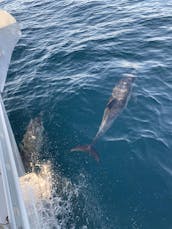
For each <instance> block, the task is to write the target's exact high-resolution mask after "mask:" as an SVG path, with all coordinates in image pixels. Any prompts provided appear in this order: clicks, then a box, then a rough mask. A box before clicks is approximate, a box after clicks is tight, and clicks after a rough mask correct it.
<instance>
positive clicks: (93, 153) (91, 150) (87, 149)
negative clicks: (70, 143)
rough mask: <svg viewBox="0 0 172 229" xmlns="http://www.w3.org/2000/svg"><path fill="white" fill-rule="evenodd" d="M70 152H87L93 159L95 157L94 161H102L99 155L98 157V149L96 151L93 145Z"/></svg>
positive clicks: (73, 149)
mask: <svg viewBox="0 0 172 229" xmlns="http://www.w3.org/2000/svg"><path fill="white" fill-rule="evenodd" d="M70 151H71V152H75V151H80V152H87V153H89V154H90V155H91V156H92V157H94V159H95V160H96V161H97V162H99V161H100V158H99V155H98V153H97V151H96V149H95V148H94V147H93V146H92V145H83V146H76V147H75V148H72V149H71V150H70Z"/></svg>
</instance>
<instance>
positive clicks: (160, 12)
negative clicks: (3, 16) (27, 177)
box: [0, 0, 172, 229]
mask: <svg viewBox="0 0 172 229" xmlns="http://www.w3.org/2000/svg"><path fill="white" fill-rule="evenodd" d="M0 5H1V8H3V9H5V10H7V11H8V12H10V13H12V14H13V15H14V16H15V18H16V19H17V21H18V22H20V25H21V30H22V37H21V39H20V41H19V43H18V44H17V46H16V48H15V51H14V53H13V57H12V61H11V65H10V69H9V72H8V79H7V83H6V88H5V92H4V95H3V97H4V101H5V105H6V109H7V111H8V114H9V117H10V121H11V124H12V128H13V130H14V134H15V137H16V140H17V143H18V144H19V143H20V142H21V141H22V138H23V135H24V133H25V130H26V127H27V125H28V123H29V121H30V120H31V118H34V117H36V116H37V115H38V114H39V113H40V112H42V117H43V124H44V128H45V131H46V147H45V148H46V149H45V150H44V151H43V152H42V154H41V160H50V161H51V163H52V165H53V171H54V174H55V175H56V176H57V177H58V179H57V180H56V181H57V182H54V199H53V200H51V203H50V206H51V207H50V208H49V213H47V215H46V224H45V223H44V224H43V227H44V228H84V229H86V228H88V229H92V228H96V229H97V228H102V229H106V228H108V229H110V228H112V229H170V228H172V141H171V138H172V115H171V114H172V108H171V104H172V79H171V73H172V2H171V1H162V0H156V1H155V0H154V1H153V0H150V1H140V0H134V1H129V0H119V1H116V0H106V1H100V0H99V1H96V0H95V1H93V0H89V1H88V0H77V1H72V0H58V1H55V0H44V1H40V0H38V1H33V0H16V1H8V2H1V3H0ZM125 73H133V74H135V76H136V77H137V78H136V80H135V82H134V86H133V92H132V96H131V99H130V101H129V103H128V106H127V108H126V109H125V110H124V112H123V113H122V114H121V115H120V117H118V119H117V120H116V121H115V123H114V125H113V126H112V127H111V129H110V130H109V131H108V132H107V133H106V134H105V135H104V136H103V138H101V139H100V140H99V142H98V143H97V145H96V148H97V150H98V152H99V154H100V157H101V162H100V163H96V161H94V159H93V158H91V157H89V156H88V155H87V154H86V153H79V152H76V153H70V149H71V148H72V147H74V146H76V145H77V144H86V143H90V142H91V140H92V138H93V137H94V136H95V134H96V132H97V130H98V127H99V124H100V122H101V118H102V115H103V111H104V108H105V106H106V103H107V101H108V98H109V96H110V95H111V92H112V88H113V87H114V85H115V84H117V83H118V81H119V80H120V79H121V77H122V76H123V74H125ZM43 227H42V228H43Z"/></svg>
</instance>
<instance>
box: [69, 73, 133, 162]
mask: <svg viewBox="0 0 172 229" xmlns="http://www.w3.org/2000/svg"><path fill="white" fill-rule="evenodd" d="M134 80H135V76H133V75H132V74H127V75H126V76H125V77H123V78H122V79H121V80H120V81H119V83H118V84H117V85H116V86H115V87H114V88H113V91H112V95H111V97H110V99H109V101H108V103H107V105H106V108H105V110H104V114H103V118H102V122H101V124H100V127H99V130H98V132H97V134H96V136H95V137H94V139H93V141H92V142H91V144H89V145H82V146H76V147H74V148H72V149H71V152H74V151H84V152H88V153H89V154H90V155H92V156H93V157H94V158H95V160H96V161H97V162H99V160H100V158H99V155H98V153H97V151H96V149H95V147H94V145H95V143H96V141H97V140H98V139H99V138H100V137H101V136H102V135H103V134H105V132H106V131H107V130H108V129H109V128H110V127H111V125H112V124H113V122H114V120H115V119H116V118H117V117H118V115H119V114H120V113H121V112H122V111H123V109H124V108H125V107H126V106H127V103H128V101H129V98H130V95H131V90H132V86H133V82H134Z"/></svg>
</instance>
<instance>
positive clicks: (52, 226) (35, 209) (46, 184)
mask: <svg viewBox="0 0 172 229" xmlns="http://www.w3.org/2000/svg"><path fill="white" fill-rule="evenodd" d="M37 167H39V168H37V170H38V171H37V172H32V173H29V174H27V175H25V176H24V177H22V178H21V179H20V182H21V186H22V190H23V195H24V199H25V203H26V207H27V210H28V213H29V218H30V222H31V227H32V228H41V229H63V228H71V229H72V228H83V229H86V228H106V227H105V226H103V222H102V218H103V217H104V216H103V212H102V210H101V207H100V205H99V201H98V200H97V197H96V192H95V191H94V190H93V188H92V187H91V185H89V182H88V179H87V177H86V176H85V175H84V174H82V173H81V174H79V175H78V177H77V178H76V179H75V182H72V181H71V180H70V179H69V178H66V177H64V176H63V175H62V174H61V173H60V172H56V173H54V172H53V169H52V166H51V163H50V162H48V163H42V164H41V163H40V164H39V165H37Z"/></svg>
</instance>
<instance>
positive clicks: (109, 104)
mask: <svg viewBox="0 0 172 229" xmlns="http://www.w3.org/2000/svg"><path fill="white" fill-rule="evenodd" d="M115 103H117V100H116V99H114V98H111V99H110V100H109V102H108V104H107V107H108V108H109V109H111V108H112V107H113V106H114V105H115Z"/></svg>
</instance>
